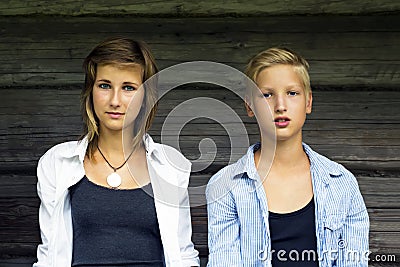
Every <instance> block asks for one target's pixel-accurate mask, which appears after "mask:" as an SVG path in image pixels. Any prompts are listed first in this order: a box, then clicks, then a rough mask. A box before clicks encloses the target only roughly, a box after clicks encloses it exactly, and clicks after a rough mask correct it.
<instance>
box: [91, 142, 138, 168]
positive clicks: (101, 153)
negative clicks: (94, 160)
mask: <svg viewBox="0 0 400 267" xmlns="http://www.w3.org/2000/svg"><path fill="white" fill-rule="evenodd" d="M96 146H97V149H98V150H99V152H100V155H101V156H102V157H103V159H104V160H105V161H106V162H107V164H108V166H110V167H111V169H113V170H114V172H116V171H117V170H119V169H121V168H122V167H123V166H124V165H125V164H126V163H127V162H128V160H129V159H130V157H131V156H132V154H133V151H135V150H134V149H132V152H131V153H130V154H129V156H128V157H127V158H126V160H125V161H124V163H122V165H121V166H119V167H118V168H116V167H114V166H113V165H111V164H110V162H108V160H107V159H106V157H105V156H104V154H103V152H101V149H100V147H99V145H98V144H97V145H96Z"/></svg>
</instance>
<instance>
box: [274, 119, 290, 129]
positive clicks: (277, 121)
mask: <svg viewBox="0 0 400 267" xmlns="http://www.w3.org/2000/svg"><path fill="white" fill-rule="evenodd" d="M274 122H275V126H277V127H280V128H284V127H286V126H288V125H289V123H290V119H289V118H288V117H284V116H280V117H276V118H275V119H274Z"/></svg>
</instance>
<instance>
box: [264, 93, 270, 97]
mask: <svg viewBox="0 0 400 267" xmlns="http://www.w3.org/2000/svg"><path fill="white" fill-rule="evenodd" d="M271 96H272V94H270V93H265V94H264V97H265V98H270V97H271Z"/></svg>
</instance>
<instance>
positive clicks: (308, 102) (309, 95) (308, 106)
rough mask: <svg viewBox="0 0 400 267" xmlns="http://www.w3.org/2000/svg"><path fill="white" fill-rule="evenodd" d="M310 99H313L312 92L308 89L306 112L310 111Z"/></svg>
mask: <svg viewBox="0 0 400 267" xmlns="http://www.w3.org/2000/svg"><path fill="white" fill-rule="evenodd" d="M312 101H313V98H312V92H311V91H310V92H309V93H308V97H307V103H306V113H307V114H310V113H311V111H312Z"/></svg>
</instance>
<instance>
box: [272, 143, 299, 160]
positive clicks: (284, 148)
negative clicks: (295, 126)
mask: <svg viewBox="0 0 400 267" xmlns="http://www.w3.org/2000/svg"><path fill="white" fill-rule="evenodd" d="M304 156H305V152H304V149H303V145H302V141H301V139H299V140H295V141H292V140H290V141H289V140H288V141H278V142H277V143H276V148H275V157H274V161H273V164H277V165H283V164H284V165H286V166H287V165H295V164H297V163H298V162H301V160H302V159H303V158H304Z"/></svg>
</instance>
